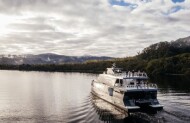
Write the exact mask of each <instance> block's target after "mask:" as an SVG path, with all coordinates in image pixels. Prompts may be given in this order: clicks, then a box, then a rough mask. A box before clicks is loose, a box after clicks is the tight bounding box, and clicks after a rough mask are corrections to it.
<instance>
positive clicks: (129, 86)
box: [127, 83, 157, 89]
mask: <svg viewBox="0 0 190 123" xmlns="http://www.w3.org/2000/svg"><path fill="white" fill-rule="evenodd" d="M127 88H137V89H142V88H146V89H149V88H157V85H156V84H153V83H149V84H139V85H127Z"/></svg>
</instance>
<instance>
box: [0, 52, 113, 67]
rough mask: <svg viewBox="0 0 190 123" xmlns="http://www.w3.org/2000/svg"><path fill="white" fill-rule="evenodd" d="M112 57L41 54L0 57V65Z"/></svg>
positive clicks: (60, 62) (68, 61) (63, 62)
mask: <svg viewBox="0 0 190 123" xmlns="http://www.w3.org/2000/svg"><path fill="white" fill-rule="evenodd" d="M110 59H113V57H107V56H90V55H88V56H66V55H59V54H54V53H43V54H38V55H33V54H23V55H10V54H8V55H0V64H8V65H21V64H65V63H84V62H86V61H89V60H110Z"/></svg>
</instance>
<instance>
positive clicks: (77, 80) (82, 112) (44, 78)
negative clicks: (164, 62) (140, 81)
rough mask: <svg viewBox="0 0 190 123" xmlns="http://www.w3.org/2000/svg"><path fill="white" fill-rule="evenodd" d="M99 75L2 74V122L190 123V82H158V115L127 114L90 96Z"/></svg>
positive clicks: (15, 72)
mask: <svg viewBox="0 0 190 123" xmlns="http://www.w3.org/2000/svg"><path fill="white" fill-rule="evenodd" d="M96 77H97V75H96V74H84V73H56V72H55V73H49V72H21V71H0V122H15V121H17V122H23V123H27V122H29V123H31V122H34V123H36V122H40V123H41V122H51V123H55V122H69V123H75V122H84V123H91V122H92V123H101V122H121V123H124V122H130V123H131V122H132V123H133V122H134V123H155V122H157V123H165V122H166V123H167V122H169V123H188V122H189V121H190V81H189V80H188V79H179V78H173V77H170V78H162V79H159V78H157V79H155V80H152V81H155V82H157V83H158V87H159V93H158V99H159V101H160V103H161V104H163V105H165V107H164V110H163V111H160V112H158V113H157V114H149V113H135V114H132V115H131V117H128V118H126V117H125V116H126V115H125V112H122V111H120V110H118V109H117V108H116V107H113V106H112V105H110V104H108V103H106V102H104V101H103V100H101V99H99V98H97V97H94V96H93V95H91V93H90V91H91V81H92V79H94V78H96Z"/></svg>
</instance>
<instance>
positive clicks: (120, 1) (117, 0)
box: [108, 0, 138, 9]
mask: <svg viewBox="0 0 190 123" xmlns="http://www.w3.org/2000/svg"><path fill="white" fill-rule="evenodd" d="M108 1H109V3H110V4H111V5H117V6H126V7H129V8H130V9H135V8H137V7H138V5H137V4H134V3H129V2H125V1H124V0H108Z"/></svg>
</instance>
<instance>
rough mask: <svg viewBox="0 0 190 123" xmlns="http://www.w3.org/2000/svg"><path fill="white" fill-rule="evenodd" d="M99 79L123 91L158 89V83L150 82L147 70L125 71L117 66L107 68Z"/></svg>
mask: <svg viewBox="0 0 190 123" xmlns="http://www.w3.org/2000/svg"><path fill="white" fill-rule="evenodd" d="M97 81H98V82H101V83H104V84H106V85H108V86H111V87H114V88H118V89H120V90H123V91H126V90H141V89H145V90H149V89H157V85H156V84H152V83H148V76H147V74H146V73H145V72H140V71H138V72H134V71H128V72H124V71H122V69H121V68H116V67H115V66H113V67H112V68H107V71H105V72H104V73H103V74H100V75H99V77H98V79H97Z"/></svg>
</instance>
